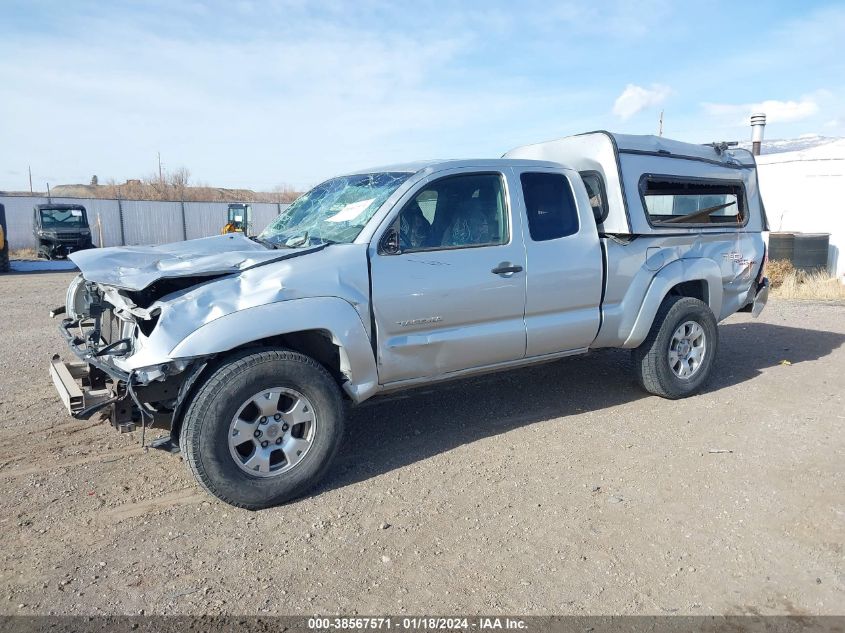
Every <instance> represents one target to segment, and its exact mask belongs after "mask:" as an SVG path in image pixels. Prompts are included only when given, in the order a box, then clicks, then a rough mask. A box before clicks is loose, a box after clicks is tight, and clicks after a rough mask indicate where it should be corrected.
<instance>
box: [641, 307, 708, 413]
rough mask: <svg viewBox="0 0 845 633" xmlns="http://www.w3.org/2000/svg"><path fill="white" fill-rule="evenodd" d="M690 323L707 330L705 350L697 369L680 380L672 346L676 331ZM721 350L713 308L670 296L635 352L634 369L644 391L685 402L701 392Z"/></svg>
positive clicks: (705, 331) (705, 332)
mask: <svg viewBox="0 0 845 633" xmlns="http://www.w3.org/2000/svg"><path fill="white" fill-rule="evenodd" d="M687 321H693V322H695V323H698V324H699V325H700V326H701V327H702V328H703V330H704V334H705V341H706V350H705V352H704V358H703V360H702V361H701V364H700V366H699V367H698V369H697V370H696V371H695V372H694V373H693V374H692V375H691V376H690V377H689V378H681V377H679V376H678V375H677V374H676V373H675V372H674V371H673V370H672V367H670V363H669V356H668V355H669V345H670V343H671V341H672V336H673V334H674V332H675V330H676V329H677V328H679V327H680V326H681V325H682V324H684V323H685V322H687ZM718 348H719V328H718V327H717V325H716V318H715V317H714V316H713V312H712V311H711V310H710V307H709V306H708V305H707V304H706V303H704V302H703V301H700V300H699V299H693V298H692V297H679V296H668V297H666V298H665V299H664V300H663V303H662V304H661V305H660V309H659V310H658V311H657V315H656V316H655V317H654V323H653V324H652V326H651V331H649V333H648V336H647V337H646V339H645V341H643V343H642V344H641V345H640V346H639V347H638V348H636V349H635V350H634V367H635V368H636V372H637V378H638V380H639V382H640V384H641V385H642V386H643V388H644V389H645V390H646V391H648V392H650V393H653V394H655V395H657V396H661V397H663V398H670V399H673V400H674V399H677V398H686V397H687V396H691V395H693V394H694V393H696V392H697V391H699V390H700V389H701V388H702V387H703V386H704V384H705V383H706V382H707V379H708V378H709V377H710V371H711V369H712V368H713V362H714V361H715V358H716V352H717V351H718Z"/></svg>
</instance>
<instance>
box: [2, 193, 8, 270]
mask: <svg viewBox="0 0 845 633" xmlns="http://www.w3.org/2000/svg"><path fill="white" fill-rule="evenodd" d="M8 270H9V238H8V237H7V233H6V208H5V207H4V206H3V205H2V204H0V273H5V272H8Z"/></svg>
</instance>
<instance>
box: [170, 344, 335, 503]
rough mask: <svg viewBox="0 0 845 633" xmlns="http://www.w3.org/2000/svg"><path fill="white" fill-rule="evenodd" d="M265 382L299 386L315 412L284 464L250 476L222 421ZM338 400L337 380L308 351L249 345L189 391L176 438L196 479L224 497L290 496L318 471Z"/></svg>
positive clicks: (328, 455) (324, 465)
mask: <svg viewBox="0 0 845 633" xmlns="http://www.w3.org/2000/svg"><path fill="white" fill-rule="evenodd" d="M270 387H288V388H290V389H294V390H296V391H298V392H299V393H301V394H303V395H304V396H305V397H306V398H307V399H308V400H310V402H311V403H312V404H313V407H314V414H315V417H316V420H317V424H316V425H315V435H314V438H313V440H312V445H311V447H310V448H309V449H308V451H307V452H306V453H305V456H304V457H303V458H302V461H300V462H299V463H297V464H296V465H295V466H294V467H293V468H291V469H290V470H289V471H287V472H283V473H281V474H278V475H275V476H272V477H257V476H252V475H250V474H249V473H247V472H245V471H244V470H242V469H241V467H240V466H238V465H237V464H236V463H235V460H234V458H233V457H232V455H231V453H230V451H229V440H228V434H229V432H230V431H229V426H230V424H231V422H232V420H233V418H234V416H235V415H236V413H237V411H238V409H239V407H240V406H241V404H242V403H243V402H245V401H246V400H248V399H249V398H250V397H251V396H252V395H253V394H255V393H257V392H260V391H262V390H263V389H268V388H270ZM343 422H344V420H343V400H342V397H341V393H340V389H339V388H338V386H337V383H336V382H335V381H334V379H333V378H332V377H331V375H330V374H329V373H328V371H326V369H325V368H324V367H323V366H322V365H320V364H319V363H317V362H316V361H314V360H313V359H311V358H309V357H308V356H305V355H303V354H299V353H297V352H292V351H287V350H281V349H266V348H265V349H258V350H256V349H252V350H245V351H244V352H242V353H240V354H237V355H235V356H232V357H229V358H227V359H226V360H225V362H224V363H223V364H221V365H220V366H219V367H217V368H216V369H215V370H214V371H212V373H211V374H210V375H209V376H208V378H207V379H206V380H205V381H204V382H203V384H202V385H201V386H200V387H199V388H198V390H197V391H196V392H195V395H194V397H193V398H192V400H191V402H190V404H189V405H188V407H187V409H186V411H185V417H184V421H183V424H182V429H181V432H180V436H179V446H180V448H181V451H182V454H183V455H184V457H185V462H186V463H187V465H188V468H189V469H190V470H191V472H192V473H193V475H194V477H196V479H197V481H198V482H199V483H200V485H202V486H203V488H205V489H206V490H207V491H208V492H210V493H211V494H212V495H214V496H215V497H217V498H218V499H220V500H221V501H224V502H226V503H228V504H230V505H233V506H237V507H240V508H246V509H248V510H260V509H262V508H268V507H271V506H275V505H279V504H281V503H284V502H286V501H290V500H291V499H294V498H296V497H298V496H300V495H302V494H304V493H305V492H306V491H308V490H309V489H310V488H312V487H313V486H314V485H315V484H317V482H319V481H320V479H321V478H322V477H323V476H324V475H325V473H326V471H327V470H328V468H329V466H330V465H331V462H332V460H333V459H334V456H335V454H336V453H337V449H338V447H339V446H340V442H341V439H342V438H343Z"/></svg>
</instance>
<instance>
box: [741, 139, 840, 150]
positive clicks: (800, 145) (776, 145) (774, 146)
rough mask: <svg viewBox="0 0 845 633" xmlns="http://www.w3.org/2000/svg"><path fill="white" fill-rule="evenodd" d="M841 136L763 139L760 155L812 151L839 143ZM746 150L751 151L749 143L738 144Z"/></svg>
mask: <svg viewBox="0 0 845 633" xmlns="http://www.w3.org/2000/svg"><path fill="white" fill-rule="evenodd" d="M842 139H843V137H841V136H820V135H818V134H807V135H805V136H799V137H798V138H786V139H771V140H769V139H764V140H763V145H762V146H761V147H760V153H761V154H782V153H783V152H800V151H804V150H808V149H814V148H816V147H821V146H823V145H828V144H830V143H835V142H837V141H841V140H842ZM739 146H740V147H744V148H745V149H747V150H750V149H751V141H743V142H741V143H740V144H739Z"/></svg>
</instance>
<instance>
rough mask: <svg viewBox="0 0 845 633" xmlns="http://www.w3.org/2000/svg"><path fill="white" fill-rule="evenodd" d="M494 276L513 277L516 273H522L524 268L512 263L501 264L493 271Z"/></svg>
mask: <svg viewBox="0 0 845 633" xmlns="http://www.w3.org/2000/svg"><path fill="white" fill-rule="evenodd" d="M490 272H491V273H493V274H494V275H508V276H510V275H512V274H514V273H519V272H522V266H519V265H517V264H512V263H511V262H501V263H500V264H499V265H498V266H496V267H495V268H494V269H493V270H491V271H490Z"/></svg>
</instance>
